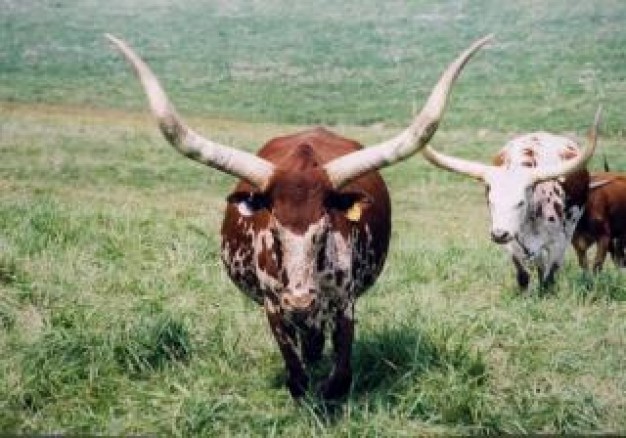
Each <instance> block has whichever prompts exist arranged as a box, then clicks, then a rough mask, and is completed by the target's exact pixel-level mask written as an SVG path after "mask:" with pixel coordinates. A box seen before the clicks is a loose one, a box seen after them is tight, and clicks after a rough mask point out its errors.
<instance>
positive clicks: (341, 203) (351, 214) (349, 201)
mask: <svg viewBox="0 0 626 438" xmlns="http://www.w3.org/2000/svg"><path fill="white" fill-rule="evenodd" d="M325 204H326V208H328V209H331V210H336V211H339V212H341V213H342V214H343V215H344V216H345V217H346V218H347V219H348V220H349V221H351V222H358V221H359V220H361V216H362V215H363V212H364V211H365V210H366V209H367V208H368V207H369V206H370V205H371V204H372V198H371V197H370V196H369V195H367V194H366V193H363V192H332V193H330V194H329V195H328V196H327V197H326V202H325Z"/></svg>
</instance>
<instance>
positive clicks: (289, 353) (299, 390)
mask: <svg viewBox="0 0 626 438" xmlns="http://www.w3.org/2000/svg"><path fill="white" fill-rule="evenodd" d="M265 312H266V314H267V319H268V321H269V324H270V328H271V330H272V334H273V335H274V339H276V342H277V343H278V348H280V352H281V353H282V355H283V359H284V361H285V367H286V369H287V388H289V392H290V393H291V395H292V397H294V398H297V397H302V396H303V395H304V393H305V392H306V390H307V387H308V385H309V379H308V377H307V375H306V371H305V369H304V364H303V363H302V360H301V359H300V356H298V346H297V341H296V339H297V338H296V332H295V328H294V327H293V326H292V325H290V324H288V323H287V322H286V321H285V319H284V318H283V316H282V315H281V313H280V309H279V308H278V306H274V305H273V304H272V303H271V302H270V301H269V299H267V298H266V299H265Z"/></svg>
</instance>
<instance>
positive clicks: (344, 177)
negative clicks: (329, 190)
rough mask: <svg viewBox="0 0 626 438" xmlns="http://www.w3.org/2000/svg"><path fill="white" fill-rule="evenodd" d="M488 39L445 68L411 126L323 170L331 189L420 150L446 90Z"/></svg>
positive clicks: (433, 127)
mask: <svg viewBox="0 0 626 438" xmlns="http://www.w3.org/2000/svg"><path fill="white" fill-rule="evenodd" d="M491 39H492V35H489V36H486V37H484V38H481V39H480V40H478V41H476V42H474V44H472V45H471V47H470V48H468V49H467V50H465V51H464V52H463V53H461V54H460V55H459V57H458V58H457V59H456V60H455V61H454V62H453V63H452V64H450V65H449V66H448V68H447V69H446V71H444V72H443V74H442V75H441V78H440V79H439V82H437V85H435V87H434V88H433V91H432V92H431V94H430V97H429V98H428V101H427V102H426V105H424V107H423V108H422V110H421V111H420V113H419V114H418V116H417V117H416V118H415V119H414V121H413V123H412V124H411V126H409V127H408V128H407V129H405V130H404V131H402V132H401V133H400V134H398V135H397V136H395V137H393V138H392V139H390V140H387V141H385V142H383V143H379V144H377V145H374V146H370V147H367V148H365V149H363V150H361V151H358V152H353V153H351V154H349V155H344V156H342V157H339V158H336V159H334V160H333V161H331V162H329V163H327V164H326V165H325V166H324V168H325V169H326V173H327V174H328V177H329V178H330V180H331V182H332V184H333V186H334V187H336V188H340V187H342V186H344V185H345V184H347V183H348V182H350V181H352V180H353V179H355V178H358V177H359V176H361V175H363V174H364V173H366V172H368V171H371V170H376V169H380V168H382V167H385V166H390V165H392V164H395V163H397V162H398V161H401V160H404V159H406V158H408V157H410V156H411V155H413V154H415V153H416V152H418V151H419V150H420V149H422V148H423V147H424V146H425V145H426V144H427V143H428V141H429V140H430V139H431V137H432V136H433V135H434V134H435V132H436V131H437V127H438V126H439V121H440V120H441V117H442V116H443V112H444V109H445V106H446V102H447V100H448V96H449V94H450V90H451V89H452V85H453V84H454V82H455V80H456V78H457V77H458V76H459V73H460V72H461V70H462V69H463V67H464V66H465V64H466V63H467V61H469V59H470V58H471V57H472V55H473V54H474V53H476V52H477V51H478V49H480V48H481V47H482V46H484V45H485V44H486V43H487V42H489V41H491Z"/></svg>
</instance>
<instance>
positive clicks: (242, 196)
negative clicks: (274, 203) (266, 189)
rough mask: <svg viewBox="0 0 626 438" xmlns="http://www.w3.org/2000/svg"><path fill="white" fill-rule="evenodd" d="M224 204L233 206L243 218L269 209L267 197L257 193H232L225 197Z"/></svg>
mask: <svg viewBox="0 0 626 438" xmlns="http://www.w3.org/2000/svg"><path fill="white" fill-rule="evenodd" d="M226 202H228V203H229V204H235V206H236V207H237V210H238V211H239V214H240V215H242V216H245V217H248V216H252V215H253V214H255V213H256V212H258V211H259V210H264V209H267V208H269V199H268V197H267V196H266V195H265V194H263V193H258V192H233V193H231V194H230V195H228V196H227V197H226Z"/></svg>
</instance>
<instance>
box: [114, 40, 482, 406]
mask: <svg viewBox="0 0 626 438" xmlns="http://www.w3.org/2000/svg"><path fill="white" fill-rule="evenodd" d="M107 37H108V38H109V40H110V41H111V42H112V43H113V44H115V46H116V47H117V48H118V49H119V50H120V51H121V52H122V54H123V55H124V56H125V58H126V59H127V60H128V61H129V63H130V64H131V65H132V67H133V68H134V70H135V73H136V74H137V76H138V77H139V80H140V81H141V83H142V85H143V87H144V91H145V92H146V95H147V97H148V100H149V103H150V107H151V110H152V113H153V114H154V116H155V117H156V119H157V122H158V124H159V127H160V128H161V131H162V132H163V135H164V136H165V138H166V139H167V140H168V141H169V142H170V143H171V144H172V145H173V146H174V148H176V149H177V150H178V151H179V152H180V153H181V154H183V155H185V156H187V157H188V158H191V159H193V160H196V161H199V162H200V163H203V164H206V165H208V166H211V167H214V168H216V169H218V170H221V171H223V172H226V173H229V174H231V175H233V176H236V177H238V178H240V179H241V181H240V182H239V183H238V184H237V186H236V188H235V190H234V192H233V193H231V194H230V195H229V196H228V197H227V207H226V214H225V217H224V222H223V224H222V260H223V262H224V265H225V267H226V271H227V272H228V275H229V276H230V278H231V279H232V280H233V282H234V283H235V284H236V285H237V287H238V288H239V289H240V290H241V291H242V292H243V293H244V294H246V295H248V296H249V297H251V298H252V299H253V300H254V301H256V302H257V303H259V304H260V305H263V306H265V310H266V314H267V318H268V320H269V324H270V327H271V331H272V333H273V335H274V337H275V339H276V341H277V343H278V346H279V348H280V351H281V353H282V355H283V358H284V361H285V365H286V368H287V387H288V388H289V391H290V392H291V394H292V396H294V397H299V396H302V395H303V394H304V393H305V391H306V390H307V388H308V376H307V373H306V370H305V365H306V364H309V363H312V362H314V361H316V360H318V359H319V358H320V357H321V355H322V351H323V348H324V343H325V333H326V332H330V333H331V339H332V344H333V347H334V366H333V369H332V371H331V372H330V375H329V376H328V377H327V379H326V380H325V381H324V382H323V383H322V384H321V386H320V395H321V396H322V397H323V398H325V399H334V398H338V397H341V396H343V395H345V394H346V393H347V392H348V391H349V389H350V386H351V381H352V371H351V364H350V361H351V348H352V342H353V338H354V306H355V300H356V299H357V298H358V297H359V296H360V295H361V294H363V293H364V292H365V290H367V288H368V287H370V286H371V285H372V284H373V283H374V281H375V280H376V278H377V277H378V275H379V274H380V272H381V270H382V267H383V263H384V261H385V257H386V254H387V247H388V244H389V236H390V229H391V212H390V202H389V195H388V193H387V188H386V186H385V183H384V181H383V179H382V178H381V176H380V174H379V173H378V172H377V170H378V169H380V168H382V167H385V166H389V165H392V164H394V163H397V162H399V161H401V160H404V159H406V158H408V157H410V156H411V155H413V154H415V153H416V152H417V151H419V150H420V149H421V148H422V147H423V146H424V145H426V143H427V142H428V141H429V140H430V138H431V137H432V136H433V134H434V133H435V131H436V130H437V126H438V124H439V121H440V119H441V117H442V115H443V112H444V108H445V104H446V101H447V98H448V95H449V93H450V90H451V88H452V85H453V84H454V82H455V80H456V78H457V76H458V75H459V73H460V72H461V70H462V69H463V67H464V66H465V64H466V63H467V61H468V60H469V59H470V58H471V56H472V55H473V54H474V53H475V52H476V51H477V50H478V49H479V48H480V47H482V46H483V45H484V44H485V43H486V42H487V41H489V40H490V37H486V38H483V39H481V40H479V41H477V42H475V43H474V44H473V45H472V46H471V47H470V48H469V49H467V50H466V51H465V52H463V53H462V54H461V55H459V57H458V58H457V59H456V60H455V61H454V62H453V63H452V64H450V66H449V67H448V69H447V70H446V71H444V73H443V74H442V76H441V78H440V79H439V82H438V83H437V84H436V86H435V87H434V89H433V91H432V93H431V95H430V97H429V99H428V101H427V103H426V105H425V106H424V108H423V109H422V110H421V112H420V113H419V114H418V115H417V117H416V118H415V119H414V121H413V123H412V124H411V125H410V126H409V127H408V128H407V129H405V130H404V131H402V132H401V133H400V134H398V135H397V136H396V137H393V138H391V139H389V140H387V141H384V142H382V143H380V144H378V145H374V146H371V147H368V148H362V147H361V145H360V144H359V143H357V142H355V141H352V140H349V139H346V138H343V137H340V136H338V135H336V134H333V133H331V132H329V131H326V130H324V129H321V128H318V129H313V130H308V131H304V132H301V133H297V134H294V135H289V136H285V137H280V138H275V139H272V140H270V141H269V142H267V143H266V144H265V146H263V147H262V148H261V149H260V150H259V152H258V154H257V155H253V154H250V153H247V152H243V151H241V150H238V149H236V148H232V147H229V146H224V145H221V144H218V143H215V142H213V141H211V140H208V139H205V138H203V137H201V136H200V135H198V134H196V133H195V132H194V131H192V130H191V129H190V128H189V127H187V126H186V125H185V123H184V122H183V120H182V119H181V118H180V117H179V116H178V115H177V114H176V111H175V110H174V108H173V107H172V105H171V104H170V102H169V100H168V98H167V96H166V95H165V92H164V91H163V89H162V88H161V86H160V84H159V82H158V80H157V78H156V77H155V76H154V74H153V73H152V71H151V70H150V68H149V67H148V66H147V65H146V64H145V63H144V62H143V61H142V60H141V58H139V57H138V56H137V55H136V54H135V53H134V52H133V50H132V49H131V48H130V47H129V46H128V45H127V44H126V43H125V42H124V41H122V40H119V39H117V38H115V37H113V36H111V35H107Z"/></svg>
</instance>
